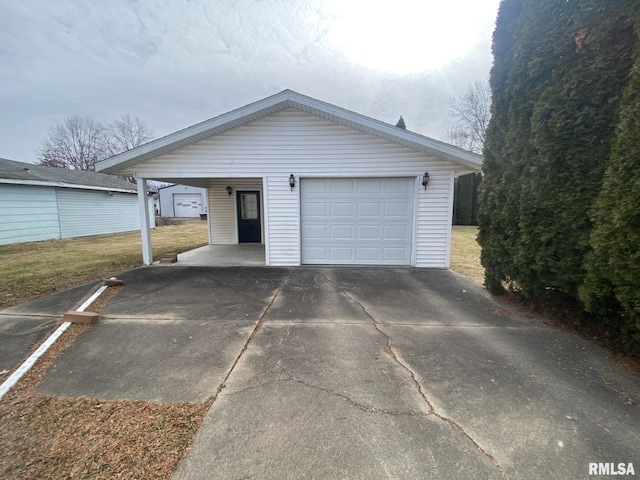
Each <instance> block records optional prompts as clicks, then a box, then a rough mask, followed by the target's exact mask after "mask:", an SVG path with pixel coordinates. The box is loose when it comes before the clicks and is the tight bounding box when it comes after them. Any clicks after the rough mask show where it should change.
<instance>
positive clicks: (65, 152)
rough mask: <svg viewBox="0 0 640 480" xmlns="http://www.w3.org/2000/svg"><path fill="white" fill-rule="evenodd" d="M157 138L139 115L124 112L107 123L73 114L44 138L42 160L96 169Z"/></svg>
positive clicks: (40, 158) (70, 167)
mask: <svg viewBox="0 0 640 480" xmlns="http://www.w3.org/2000/svg"><path fill="white" fill-rule="evenodd" d="M152 139H153V135H152V133H151V130H149V128H148V127H147V126H146V125H145V124H144V122H143V121H142V120H140V119H139V118H138V117H132V116H131V115H128V114H125V115H122V116H121V117H120V118H118V119H117V120H114V121H113V122H111V123H107V124H104V123H102V122H99V121H97V120H95V119H93V118H91V117H87V116H84V115H73V116H70V117H67V118H65V119H64V120H63V121H62V122H60V123H58V124H56V125H54V126H53V127H51V129H50V130H49V137H48V138H47V139H46V140H45V141H43V143H42V146H41V147H40V151H39V153H38V163H39V164H40V165H44V166H47V167H57V168H67V169H69V170H94V165H95V164H96V162H99V161H100V160H103V159H105V158H107V157H110V156H112V155H116V154H118V153H121V152H124V151H125V150H129V149H131V148H134V147H137V146H139V145H142V144H143V143H146V142H148V141H150V140H152Z"/></svg>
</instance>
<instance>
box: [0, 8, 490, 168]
mask: <svg viewBox="0 0 640 480" xmlns="http://www.w3.org/2000/svg"><path fill="white" fill-rule="evenodd" d="M498 4H499V0H384V1H383V0H95V1H93V0H55V1H52V0H40V1H36V0H20V1H17V0H0V84H1V85H2V88H0V157H3V158H9V159H13V160H19V161H25V162H35V161H36V157H37V152H38V148H39V147H40V145H41V143H42V140H44V139H45V138H46V137H47V133H48V130H49V128H50V127H51V125H53V124H55V123H57V122H60V121H61V120H62V119H64V118H65V117H67V116H70V115H75V114H84V115H89V116H92V117H94V118H95V119H97V120H102V121H110V120H113V119H115V118H117V117H119V116H120V115H122V114H124V113H128V114H131V115H135V116H138V117H140V118H141V119H142V120H143V121H144V122H145V123H146V124H147V125H148V126H149V127H150V128H151V129H152V130H153V132H154V134H155V136H157V137H159V136H163V135H167V134H169V133H172V132H174V131H176V130H179V129H182V128H185V127H188V126H190V125H193V124H195V123H198V122H201V121H203V120H206V119H208V118H212V117H215V116H217V115H220V114H222V113H225V112H228V111H230V110H233V109H235V108H238V107H241V106H243V105H246V104H248V103H251V102H254V101H256V100H260V99H262V98H265V97H267V96H269V95H272V94H274V93H277V92H280V91H282V90H284V89H287V88H288V89H291V90H295V91H297V92H299V93H302V94H304V95H309V96H311V97H314V98H316V99H318V100H322V101H326V102H329V103H332V104H335V105H338V106H340V107H343V108H347V109H349V110H353V111H355V112H358V113H362V114H364V115H367V116H370V117H373V118H376V119H378V120H382V121H384V122H388V123H391V124H395V123H396V121H397V120H398V118H399V116H400V115H403V117H404V119H405V121H406V124H407V128H408V129H409V130H412V131H415V132H418V133H421V134H423V135H427V136H430V137H433V138H437V139H440V140H446V134H447V131H448V128H449V116H448V112H447V101H448V99H449V97H451V96H459V95H461V94H462V93H464V91H465V90H466V87H467V84H468V83H470V82H473V81H475V80H479V79H485V78H488V74H489V70H490V68H491V62H492V57H491V35H492V32H493V28H494V24H495V18H496V15H497V10H498Z"/></svg>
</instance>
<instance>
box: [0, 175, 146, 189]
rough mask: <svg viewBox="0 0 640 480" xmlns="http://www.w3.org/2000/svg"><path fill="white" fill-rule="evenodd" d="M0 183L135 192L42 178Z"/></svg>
mask: <svg viewBox="0 0 640 480" xmlns="http://www.w3.org/2000/svg"><path fill="white" fill-rule="evenodd" d="M0 183H8V184H12V185H38V186H41V187H64V188H81V189H83V190H101V191H103V192H117V193H137V192H136V191H135V190H133V189H132V190H126V189H124V188H109V187H98V186H96V185H81V184H79V183H65V182H48V181H44V180H21V179H17V178H0Z"/></svg>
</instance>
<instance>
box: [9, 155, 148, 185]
mask: <svg viewBox="0 0 640 480" xmlns="http://www.w3.org/2000/svg"><path fill="white" fill-rule="evenodd" d="M0 183H12V184H18V185H40V186H53V187H71V188H82V189H85V190H108V191H112V192H126V193H136V191H137V187H136V185H134V184H133V183H131V182H127V181H126V180H122V179H120V178H118V177H114V176H113V175H107V174H104V173H96V172H87V171H82V170H66V169H64V168H53V167H44V166H42V165H34V164H32V163H25V162H16V161H15V160H7V159H6V158H0Z"/></svg>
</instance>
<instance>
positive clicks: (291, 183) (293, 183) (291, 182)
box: [289, 173, 296, 192]
mask: <svg viewBox="0 0 640 480" xmlns="http://www.w3.org/2000/svg"><path fill="white" fill-rule="evenodd" d="M289 186H290V187H291V191H292V192H293V189H294V188H296V177H294V176H293V173H292V174H291V175H289Z"/></svg>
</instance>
